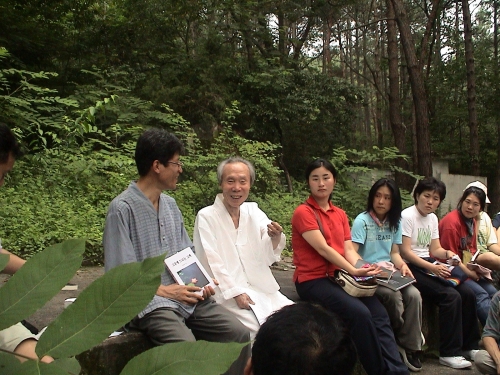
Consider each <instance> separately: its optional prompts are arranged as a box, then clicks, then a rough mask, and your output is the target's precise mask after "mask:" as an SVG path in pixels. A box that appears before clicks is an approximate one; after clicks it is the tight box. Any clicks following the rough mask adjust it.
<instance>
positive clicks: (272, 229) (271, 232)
mask: <svg viewBox="0 0 500 375" xmlns="http://www.w3.org/2000/svg"><path fill="white" fill-rule="evenodd" d="M281 233H283V228H282V227H281V225H279V223H277V222H276V221H272V222H271V223H269V224H267V235H268V236H269V237H271V238H273V237H276V236H281Z"/></svg>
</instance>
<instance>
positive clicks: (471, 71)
mask: <svg viewBox="0 0 500 375" xmlns="http://www.w3.org/2000/svg"><path fill="white" fill-rule="evenodd" d="M462 12H463V17H464V41H465V67H466V70H467V110H468V112H469V130H470V133H469V134H470V135H469V136H470V150H469V155H470V161H471V172H472V174H473V175H474V176H479V137H478V136H479V134H478V124H477V111H476V74H475V67H474V46H473V45H472V23H471V19H470V10H469V2H468V0H462Z"/></svg>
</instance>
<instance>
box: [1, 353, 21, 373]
mask: <svg viewBox="0 0 500 375" xmlns="http://www.w3.org/2000/svg"><path fill="white" fill-rule="evenodd" d="M20 370H21V362H20V361H19V360H18V359H17V357H16V356H15V355H13V354H10V353H6V352H2V351H0V374H18V373H19V371H20Z"/></svg>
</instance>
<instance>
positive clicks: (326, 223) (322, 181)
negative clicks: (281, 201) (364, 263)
mask: <svg viewBox="0 0 500 375" xmlns="http://www.w3.org/2000/svg"><path fill="white" fill-rule="evenodd" d="M336 177H337V171H336V170H335V168H334V166H333V165H332V164H331V163H330V162H329V161H327V160H325V159H317V160H315V161H313V162H312V163H310V164H309V165H308V167H307V169H306V179H307V182H308V185H309V189H310V192H311V195H310V197H309V198H308V199H307V201H306V204H301V205H300V206H299V207H297V208H296V210H295V212H294V214H293V217H292V247H293V259H294V264H295V266H296V269H295V273H294V276H293V278H294V282H295V286H296V288H297V293H298V294H299V296H300V298H301V299H303V300H306V301H311V302H317V303H319V304H321V305H323V306H324V307H326V308H327V309H328V310H330V311H333V312H335V313H337V314H338V315H339V316H340V317H341V318H343V320H344V322H345V323H346V325H347V327H348V329H349V331H350V334H351V337H352V339H353V341H354V344H355V346H356V349H357V352H358V353H359V360H360V361H361V364H362V365H363V367H364V369H365V371H366V373H367V374H368V375H382V374H408V369H407V367H406V366H405V365H404V364H403V362H402V361H401V358H400V356H399V352H398V348H397V345H396V340H395V339H394V333H393V332H392V328H391V325H390V321H389V317H388V315H387V312H386V310H385V308H384V306H383V305H382V304H381V303H380V301H379V300H378V299H377V297H376V296H371V297H362V298H356V297H352V296H350V295H349V294H347V293H346V292H345V291H344V290H343V289H342V288H341V287H340V286H339V285H337V284H336V283H334V282H332V281H331V280H330V279H329V276H330V277H331V276H333V273H334V271H335V270H338V269H340V268H342V269H344V270H346V271H348V272H349V273H350V274H351V275H356V276H374V275H376V274H378V273H379V272H380V269H379V268H378V267H375V266H370V267H368V268H362V269H357V268H355V267H354V264H356V261H357V260H358V259H360V256H359V254H358V253H357V252H356V251H355V250H354V247H353V245H352V242H351V232H350V229H349V222H348V219H347V215H346V214H345V212H344V211H343V210H341V209H340V208H338V207H335V206H334V205H333V204H332V203H331V201H330V198H331V195H332V192H333V188H334V187H335V182H336ZM318 220H319V221H320V222H321V224H322V225H321V229H320V225H319V223H318ZM322 232H323V233H322Z"/></svg>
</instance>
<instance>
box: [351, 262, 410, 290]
mask: <svg viewBox="0 0 500 375" xmlns="http://www.w3.org/2000/svg"><path fill="white" fill-rule="evenodd" d="M364 264H368V262H367V261H365V260H362V259H359V260H358V261H357V262H356V265H355V267H356V268H361V267H362V266H363V265H364ZM380 268H381V269H382V272H381V273H380V274H378V275H377V276H376V277H377V284H378V285H381V286H385V287H386V288H389V289H392V290H394V291H396V290H400V289H403V288H404V287H406V286H408V285H410V284H413V283H414V282H415V281H416V280H415V279H414V278H413V277H410V276H403V275H402V274H401V272H400V271H399V270H391V269H389V268H386V267H380ZM387 275H389V277H387Z"/></svg>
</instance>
